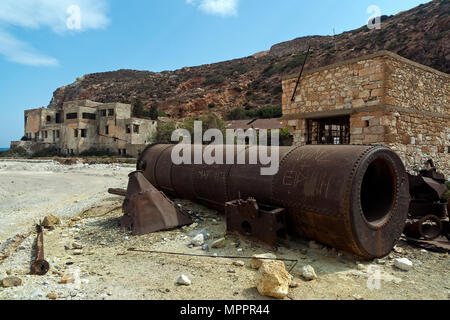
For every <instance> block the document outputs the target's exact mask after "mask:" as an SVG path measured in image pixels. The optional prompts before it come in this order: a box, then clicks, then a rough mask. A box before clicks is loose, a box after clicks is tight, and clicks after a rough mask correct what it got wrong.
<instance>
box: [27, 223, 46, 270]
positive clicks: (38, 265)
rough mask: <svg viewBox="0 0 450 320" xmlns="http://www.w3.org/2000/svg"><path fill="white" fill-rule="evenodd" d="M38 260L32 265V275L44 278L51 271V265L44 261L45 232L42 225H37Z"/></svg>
mask: <svg viewBox="0 0 450 320" xmlns="http://www.w3.org/2000/svg"><path fill="white" fill-rule="evenodd" d="M37 232H38V234H37V238H36V259H35V261H34V262H33V264H32V265H31V274H33V275H39V276H43V275H45V274H46V273H47V272H48V270H49V269H50V265H49V263H48V262H47V261H45V259H44V230H43V228H42V225H37Z"/></svg>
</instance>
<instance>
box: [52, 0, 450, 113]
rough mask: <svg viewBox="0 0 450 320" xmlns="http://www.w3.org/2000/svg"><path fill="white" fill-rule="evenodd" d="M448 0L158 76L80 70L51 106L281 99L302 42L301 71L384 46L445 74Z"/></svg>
mask: <svg viewBox="0 0 450 320" xmlns="http://www.w3.org/2000/svg"><path fill="white" fill-rule="evenodd" d="M449 12H450V1H449V0H435V1H431V2H429V3H427V4H424V5H420V6H418V7H416V8H413V9H411V10H409V11H404V12H401V13H399V14H397V15H395V16H383V17H382V29H381V30H376V29H374V30H369V29H368V28H367V27H366V26H363V27H361V28H359V29H356V30H353V31H349V32H344V33H342V34H339V35H336V36H335V37H332V36H312V37H304V38H298V39H294V40H292V41H287V42H283V43H280V44H277V45H274V46H273V47H272V48H271V49H270V50H269V51H264V52H260V53H257V54H254V55H253V56H249V57H246V58H242V59H235V60H230V61H225V62H220V63H216V64H208V65H202V66H198V67H190V68H183V69H180V70H176V71H164V72H159V73H154V72H148V71H134V70H119V71H114V72H106V73H95V74H89V75H85V76H83V77H81V78H79V79H77V81H76V82H74V83H73V84H70V85H68V86H65V87H61V88H59V89H57V90H56V91H55V92H54V95H53V99H52V101H51V102H50V106H61V105H62V103H63V102H64V101H70V100H76V99H90V100H93V101H98V102H114V101H120V102H129V103H132V102H133V101H134V100H135V99H136V98H140V99H141V100H142V102H143V103H144V105H145V108H150V107H151V106H154V105H156V106H157V107H158V109H159V110H161V111H164V112H166V113H167V114H169V115H171V116H172V117H174V118H185V117H189V116H193V115H199V114H201V113H203V112H206V111H212V112H214V113H216V114H217V115H220V116H223V115H225V114H226V113H227V112H228V111H229V110H231V109H232V108H235V107H245V108H247V109H252V108H257V107H261V106H266V105H280V104H281V77H282V76H283V75H284V74H291V73H295V72H298V71H299V70H300V68H301V65H302V63H303V59H304V56H305V53H306V49H307V47H308V44H311V46H312V54H311V56H310V58H309V60H308V62H307V66H306V67H307V68H313V67H318V66H324V65H328V64H331V63H334V62H337V61H341V60H344V59H349V58H353V57H356V56H361V55H365V54H368V53H373V52H376V51H379V50H382V49H385V50H389V51H392V52H395V53H397V54H399V55H401V56H403V57H405V58H408V59H411V60H414V61H416V62H419V63H422V64H424V65H427V66H430V67H433V68H435V69H438V70H440V71H444V72H447V73H449V72H450V15H449Z"/></svg>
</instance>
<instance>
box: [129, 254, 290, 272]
mask: <svg viewBox="0 0 450 320" xmlns="http://www.w3.org/2000/svg"><path fill="white" fill-rule="evenodd" d="M128 251H130V252H140V253H151V254H163V255H170V256H184V257H197V258H211V259H237V260H252V259H253V257H242V256H219V255H217V254H215V255H214V256H205V255H201V254H193V253H179V252H167V251H157V250H143V249H136V248H129V249H128ZM258 259H259V260H268V261H283V262H290V263H292V266H291V268H290V269H289V270H288V271H289V273H290V272H291V271H292V270H294V268H295V267H296V266H297V264H298V260H293V259H280V258H275V259H273V258H270V257H269V258H263V257H261V258H258Z"/></svg>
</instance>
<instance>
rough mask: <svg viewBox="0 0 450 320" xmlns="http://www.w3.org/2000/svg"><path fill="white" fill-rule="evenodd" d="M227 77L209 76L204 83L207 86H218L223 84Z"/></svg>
mask: <svg viewBox="0 0 450 320" xmlns="http://www.w3.org/2000/svg"><path fill="white" fill-rule="evenodd" d="M225 80H226V79H225V77H224V76H220V75H218V76H212V77H208V78H207V79H206V80H205V81H204V82H203V85H205V86H216V85H219V84H222V83H224V82H225Z"/></svg>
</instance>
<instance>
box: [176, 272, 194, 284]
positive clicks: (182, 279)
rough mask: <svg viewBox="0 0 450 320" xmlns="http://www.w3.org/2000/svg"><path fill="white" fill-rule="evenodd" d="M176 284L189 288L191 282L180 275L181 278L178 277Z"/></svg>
mask: <svg viewBox="0 0 450 320" xmlns="http://www.w3.org/2000/svg"><path fill="white" fill-rule="evenodd" d="M177 283H178V284H179V285H180V286H190V285H191V283H192V282H191V280H189V278H188V277H187V276H185V275H184V274H182V275H181V276H179V277H178V279H177Z"/></svg>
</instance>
